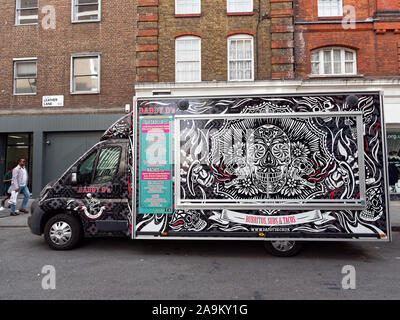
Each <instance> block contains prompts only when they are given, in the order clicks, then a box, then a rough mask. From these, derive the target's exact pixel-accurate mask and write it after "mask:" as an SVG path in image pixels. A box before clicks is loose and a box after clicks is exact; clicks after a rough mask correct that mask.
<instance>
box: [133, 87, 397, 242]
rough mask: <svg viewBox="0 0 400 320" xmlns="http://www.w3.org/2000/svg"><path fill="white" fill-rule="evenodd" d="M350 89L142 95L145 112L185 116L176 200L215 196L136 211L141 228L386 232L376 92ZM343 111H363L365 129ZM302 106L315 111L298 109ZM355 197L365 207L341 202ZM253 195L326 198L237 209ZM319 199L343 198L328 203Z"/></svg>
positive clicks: (344, 235)
mask: <svg viewBox="0 0 400 320" xmlns="http://www.w3.org/2000/svg"><path fill="white" fill-rule="evenodd" d="M355 95H356V97H357V99H356V102H357V103H351V105H349V104H348V101H349V100H348V99H347V98H348V96H349V94H332V95H328V94H326V95H325V94H320V95H317V94H313V95H306V96H300V95H297V96H276V97H273V96H264V97H225V98H187V99H186V100H187V101H186V102H185V103H184V104H183V103H182V99H173V98H171V99H139V100H138V105H137V108H138V113H139V114H141V115H150V116H151V115H153V114H156V115H160V114H168V115H174V116H178V115H180V116H183V117H181V118H180V117H176V119H177V120H176V121H175V123H177V121H179V126H180V128H179V134H178V136H175V139H174V145H175V147H176V148H178V153H179V156H176V153H175V158H174V161H177V162H178V163H177V165H176V166H175V176H174V182H175V184H174V188H175V190H174V192H175V193H176V192H179V197H178V198H179V199H180V200H181V201H182V203H190V204H194V203H195V204H200V205H201V204H206V203H212V202H214V203H218V204H219V205H217V206H215V207H212V208H207V207H204V208H200V207H199V208H197V209H190V210H189V209H182V208H180V207H178V208H175V210H174V212H173V214H172V215H171V214H169V215H165V214H154V215H151V214H147V215H140V216H137V217H136V222H137V231H138V234H146V233H153V234H154V233H160V232H169V233H172V234H175V233H176V234H177V235H179V234H180V233H182V234H186V233H188V232H189V233H198V234H204V235H206V234H212V235H213V236H218V235H220V236H232V235H235V234H237V233H249V234H252V233H254V232H267V233H274V232H280V233H282V232H284V233H285V232H286V233H287V234H288V235H287V237H289V238H290V234H291V233H301V236H302V237H305V238H307V237H308V236H310V237H311V236H312V237H313V238H319V239H326V238H337V239H352V238H354V239H359V238H362V237H369V238H376V239H379V238H380V239H385V238H386V239H387V237H388V236H389V232H390V230H388V221H387V217H388V208H387V197H388V195H387V191H386V185H385V179H386V178H385V175H386V171H385V163H386V161H385V154H384V136H383V130H384V128H383V125H384V124H383V120H382V119H383V118H382V117H383V116H382V109H381V108H382V106H381V102H380V96H379V94H374V93H371V94H365V93H362V94H355ZM352 100H353V101H354V99H352ZM180 105H185V108H180ZM346 112H359V113H361V115H362V122H361V128H360V127H358V128H357V117H356V116H353V115H349V116H346ZM304 113H314V114H317V115H315V116H307V117H299V116H298V115H299V114H304ZM321 113H326V115H325V114H322V115H321ZM335 113H340V114H344V115H342V116H333V115H334V114H335ZM258 114H260V115H261V114H284V115H285V116H282V117H261V116H257V115H258ZM361 156H362V160H363V161H362V162H361V161H360V157H361ZM136 170H137V168H136ZM361 177H362V179H361ZM177 179H179V184H178V183H177ZM178 188H179V190H177V189H178ZM360 199H362V200H363V201H365V202H366V203H365V205H364V207H362V208H360V209H359V210H358V209H357V210H355V209H350V208H349V209H347V208H346V205H345V204H346V201H357V200H360ZM249 201H255V202H258V203H264V202H266V203H267V202H278V203H279V202H282V201H298V202H299V203H300V202H302V203H307V201H320V202H321V203H322V205H321V207H320V208H318V207H316V208H315V209H311V210H310V209H302V205H299V206H298V207H296V208H295V209H288V208H286V209H282V208H279V207H277V208H273V209H268V208H269V207H268V206H266V208H265V209H262V208H261V209H260V208H258V209H257V210H256V209H252V210H248V209H247V210H244V209H241V208H240V203H242V202H246V203H248V202H249ZM325 202H329V203H338V204H342V206H341V207H340V209H329V210H328V209H326V208H325V209H324V206H323V204H324V203H325ZM227 203H229V204H232V203H234V204H238V206H237V208H235V209H232V208H230V209H229V208H226V207H224V204H227Z"/></svg>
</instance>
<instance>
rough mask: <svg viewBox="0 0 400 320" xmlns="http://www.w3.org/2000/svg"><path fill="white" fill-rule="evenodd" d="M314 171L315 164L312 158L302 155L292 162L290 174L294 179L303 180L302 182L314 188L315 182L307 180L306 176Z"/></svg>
mask: <svg viewBox="0 0 400 320" xmlns="http://www.w3.org/2000/svg"><path fill="white" fill-rule="evenodd" d="M312 172H313V164H312V161H311V160H310V159H307V158H304V157H300V158H296V159H294V160H293V161H292V163H291V164H290V169H289V176H290V177H291V178H293V179H294V180H299V181H301V183H302V184H304V185H306V186H308V187H310V188H313V187H315V183H312V182H309V181H307V180H306V177H307V176H308V175H309V174H311V173H312Z"/></svg>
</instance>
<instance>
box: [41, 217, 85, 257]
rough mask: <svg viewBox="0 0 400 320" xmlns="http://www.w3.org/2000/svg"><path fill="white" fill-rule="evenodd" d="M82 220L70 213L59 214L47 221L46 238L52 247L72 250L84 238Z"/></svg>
mask: <svg viewBox="0 0 400 320" xmlns="http://www.w3.org/2000/svg"><path fill="white" fill-rule="evenodd" d="M82 235H83V233H82V226H81V223H80V221H79V220H78V219H77V218H76V217H74V216H72V215H69V214H58V215H56V216H54V217H52V218H50V219H49V221H47V223H46V225H45V227H44V239H45V240H46V242H47V244H48V245H49V247H50V248H51V249H54V250H71V249H73V248H75V247H76V246H77V245H78V244H79V242H80V241H81V239H82Z"/></svg>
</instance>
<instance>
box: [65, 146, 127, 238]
mask: <svg viewBox="0 0 400 320" xmlns="http://www.w3.org/2000/svg"><path fill="white" fill-rule="evenodd" d="M126 146H127V144H126V143H118V144H104V145H100V147H99V148H98V149H97V150H96V151H93V152H92V153H90V154H89V155H88V156H87V157H86V158H85V159H84V160H83V161H82V162H81V163H80V165H79V166H78V174H77V183H78V184H77V186H76V188H75V190H76V193H77V194H76V196H77V197H76V201H74V203H73V204H72V205H73V206H74V207H73V208H70V209H72V210H75V211H79V213H80V216H81V218H82V220H83V224H84V229H85V233H86V234H88V235H99V234H102V233H107V234H108V233H110V232H111V233H112V232H121V231H127V228H128V215H129V210H128V198H127V197H126V190H127V189H128V186H127V176H126V170H127V167H126V159H127V154H126V152H127V148H126ZM69 206H70V207H71V204H69Z"/></svg>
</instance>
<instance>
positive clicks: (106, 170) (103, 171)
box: [93, 147, 121, 183]
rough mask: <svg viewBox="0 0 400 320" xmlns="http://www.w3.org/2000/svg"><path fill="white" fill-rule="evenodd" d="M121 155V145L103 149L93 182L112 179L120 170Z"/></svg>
mask: <svg viewBox="0 0 400 320" xmlns="http://www.w3.org/2000/svg"><path fill="white" fill-rule="evenodd" d="M120 155H121V148H120V147H108V148H104V149H102V150H101V152H100V156H99V160H98V161H97V167H96V175H95V177H94V181H93V183H104V182H108V181H111V180H112V178H113V177H114V175H115V174H116V173H117V172H118V168H119V163H120Z"/></svg>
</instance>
